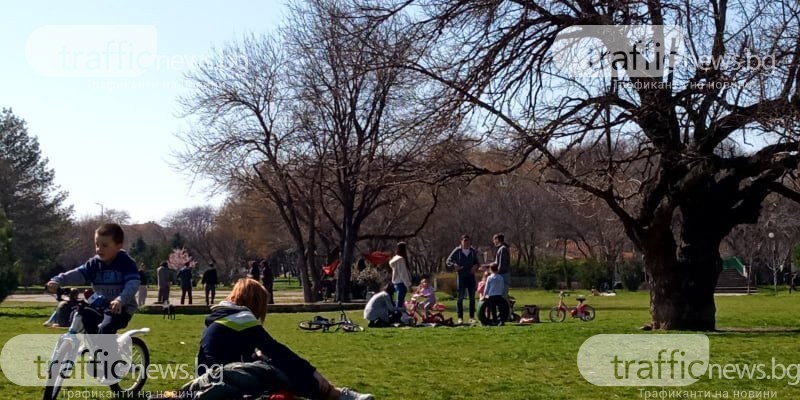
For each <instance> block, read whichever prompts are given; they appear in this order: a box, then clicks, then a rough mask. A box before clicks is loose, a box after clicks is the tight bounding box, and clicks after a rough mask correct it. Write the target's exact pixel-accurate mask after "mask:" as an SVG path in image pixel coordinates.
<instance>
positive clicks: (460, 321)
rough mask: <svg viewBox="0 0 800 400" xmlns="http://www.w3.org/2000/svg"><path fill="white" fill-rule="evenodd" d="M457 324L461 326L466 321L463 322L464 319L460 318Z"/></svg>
mask: <svg viewBox="0 0 800 400" xmlns="http://www.w3.org/2000/svg"><path fill="white" fill-rule="evenodd" d="M456 323H457V324H459V325H461V324H463V323H464V320H463V319H461V318H459V319H458V321H456Z"/></svg>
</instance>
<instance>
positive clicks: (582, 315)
mask: <svg viewBox="0 0 800 400" xmlns="http://www.w3.org/2000/svg"><path fill="white" fill-rule="evenodd" d="M558 296H559V297H558V304H556V306H555V307H553V308H551V309H550V321H552V322H564V319H566V318H567V313H569V314H570V315H572V318H578V319H580V320H581V321H584V322H589V321H591V320H593V319H594V315H595V314H594V308H593V307H592V306H590V305H588V304H584V301H586V297H583V296H578V297H576V298H575V300H578V305H577V306H575V307H570V306H567V305H566V304H565V303H564V297H566V296H567V295H566V293H564V291H561V293H559V294H558Z"/></svg>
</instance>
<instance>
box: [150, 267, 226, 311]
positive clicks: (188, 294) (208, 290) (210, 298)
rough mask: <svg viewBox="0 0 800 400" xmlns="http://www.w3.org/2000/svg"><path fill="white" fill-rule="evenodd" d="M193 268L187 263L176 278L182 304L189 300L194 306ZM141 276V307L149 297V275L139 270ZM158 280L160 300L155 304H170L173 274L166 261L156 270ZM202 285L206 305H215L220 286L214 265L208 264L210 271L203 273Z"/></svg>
mask: <svg viewBox="0 0 800 400" xmlns="http://www.w3.org/2000/svg"><path fill="white" fill-rule="evenodd" d="M193 268H194V267H193V265H192V263H191V262H190V261H187V262H186V263H184V264H183V266H182V267H181V269H180V270H178V273H177V276H176V278H177V280H178V284H179V285H180V288H181V304H185V303H186V301H187V298H188V302H189V304H192V287H193V286H194V273H193V272H192V270H193ZM139 276H140V278H139V279H140V281H141V285H140V286H139V305H140V306H141V305H144V297H146V296H147V275H146V274H145V273H144V269H143V268H140V269H139ZM156 280H157V282H158V299H157V300H156V302H155V303H154V304H168V303H169V291H170V287H171V286H172V273H171V271H170V269H169V265H168V264H167V262H166V261H163V262H161V264H160V265H159V266H158V268H157V269H156ZM200 284H201V285H203V288H204V290H205V297H206V305H210V304H214V302H215V297H216V295H217V285H219V275H218V274H217V268H216V267H215V266H214V263H209V264H208V269H206V270H205V271H204V272H203V276H202V278H201V279H200ZM142 292H144V295H142Z"/></svg>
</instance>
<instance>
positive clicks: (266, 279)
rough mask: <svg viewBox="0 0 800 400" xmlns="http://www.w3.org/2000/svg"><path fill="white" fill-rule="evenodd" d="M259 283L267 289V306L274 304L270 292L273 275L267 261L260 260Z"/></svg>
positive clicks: (273, 280) (272, 284) (273, 279)
mask: <svg viewBox="0 0 800 400" xmlns="http://www.w3.org/2000/svg"><path fill="white" fill-rule="evenodd" d="M261 282H262V283H263V284H264V287H265V288H266V289H267V294H268V295H269V296H267V298H268V299H269V301H268V302H269V304H275V299H274V296H273V292H272V288H273V286H274V283H275V275H273V274H272V268H270V267H269V262H267V260H261Z"/></svg>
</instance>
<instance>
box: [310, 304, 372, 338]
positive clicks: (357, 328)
mask: <svg viewBox="0 0 800 400" xmlns="http://www.w3.org/2000/svg"><path fill="white" fill-rule="evenodd" d="M339 307H341V310H340V311H339V320H338V321H337V320H336V319H335V318H330V319H328V318H325V317H322V316H319V315H317V316H316V317H314V319H312V320H310V321H301V322H300V323H299V324H297V326H298V327H300V329H303V330H307V331H318V330H320V329H322V331H323V332H328V331H329V330H330V329H331V328H332V327H336V329H335V330H336V331H339V330H342V331H345V332H361V331H363V330H364V328H363V327H362V326H361V325H359V324H357V323H355V322H353V321H351V320H350V318H348V317H347V314H346V313H345V312H344V306H343V305H342V303H339Z"/></svg>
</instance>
